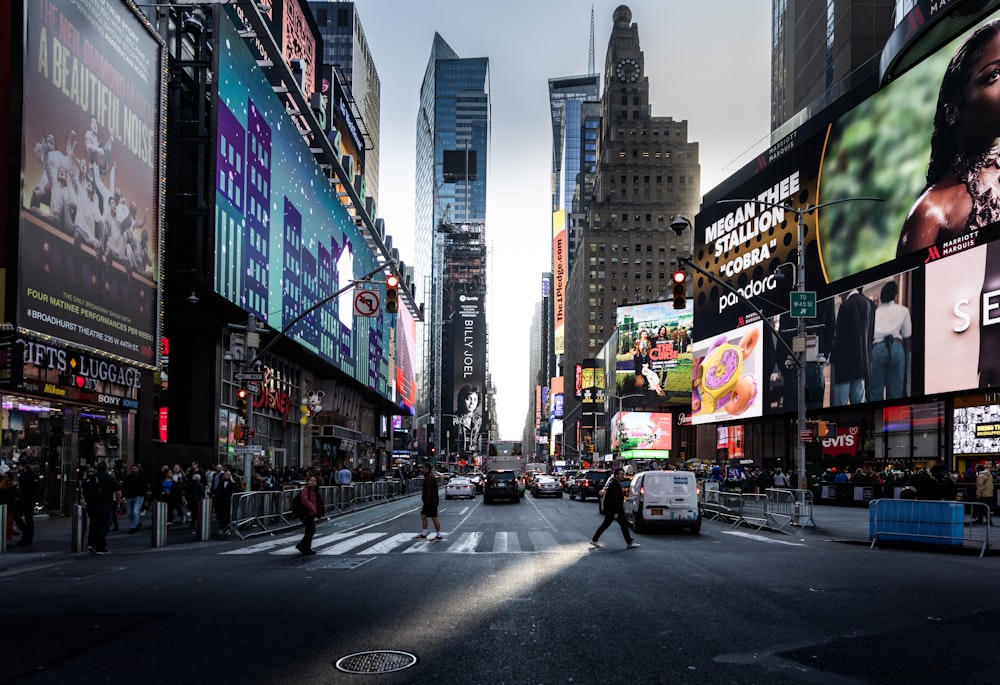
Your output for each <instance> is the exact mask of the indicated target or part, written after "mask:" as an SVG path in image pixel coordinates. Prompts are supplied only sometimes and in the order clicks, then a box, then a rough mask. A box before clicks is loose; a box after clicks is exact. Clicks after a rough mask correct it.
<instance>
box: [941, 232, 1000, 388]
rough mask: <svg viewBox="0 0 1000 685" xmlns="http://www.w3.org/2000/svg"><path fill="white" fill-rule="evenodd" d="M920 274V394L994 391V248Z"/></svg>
mask: <svg viewBox="0 0 1000 685" xmlns="http://www.w3.org/2000/svg"><path fill="white" fill-rule="evenodd" d="M925 272H926V281H925V294H924V331H923V333H924V340H925V344H926V347H927V350H928V353H927V356H926V360H925V364H924V392H926V393H928V394H931V393H937V392H950V391H961V390H971V389H975V388H987V387H997V386H998V385H1000V353H998V351H1000V337H998V336H1000V244H998V243H995V242H994V243H989V244H987V245H984V246H981V247H977V248H975V249H972V250H969V251H967V252H962V253H961V254H956V255H952V256H950V257H947V258H945V259H940V260H936V261H933V262H931V263H929V264H928V265H927V267H926V269H925ZM936 352H940V353H936Z"/></svg>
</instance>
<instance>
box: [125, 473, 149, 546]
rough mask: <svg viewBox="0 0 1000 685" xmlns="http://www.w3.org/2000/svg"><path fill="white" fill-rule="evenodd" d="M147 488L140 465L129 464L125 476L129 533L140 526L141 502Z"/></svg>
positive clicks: (147, 484)
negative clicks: (129, 523)
mask: <svg viewBox="0 0 1000 685" xmlns="http://www.w3.org/2000/svg"><path fill="white" fill-rule="evenodd" d="M148 490H149V483H148V482H147V481H146V476H145V474H143V472H142V466H140V465H139V464H132V465H131V466H129V469H128V475H127V476H125V511H126V513H128V518H129V521H130V522H131V525H130V526H129V529H128V532H129V533H134V532H136V531H137V530H139V529H140V528H142V503H143V501H144V500H145V498H146V492H147V491H148Z"/></svg>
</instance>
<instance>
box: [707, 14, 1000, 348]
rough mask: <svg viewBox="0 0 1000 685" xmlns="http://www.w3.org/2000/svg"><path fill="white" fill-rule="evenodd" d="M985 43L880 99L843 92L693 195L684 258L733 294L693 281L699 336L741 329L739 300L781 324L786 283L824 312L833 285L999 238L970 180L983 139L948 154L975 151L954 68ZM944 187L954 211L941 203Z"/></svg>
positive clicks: (954, 48) (983, 195) (949, 52)
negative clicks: (953, 195) (726, 177)
mask: <svg viewBox="0 0 1000 685" xmlns="http://www.w3.org/2000/svg"><path fill="white" fill-rule="evenodd" d="M996 16H997V15H994V17H993V18H996ZM979 26H983V22H980V24H979ZM993 30H994V29H993V28H990V29H989V30H987V31H976V30H970V31H968V32H966V33H965V34H963V35H962V36H960V37H958V38H957V39H956V40H954V41H952V42H951V43H949V44H947V45H945V46H944V47H942V48H940V49H939V50H937V51H936V52H935V53H934V54H933V55H931V56H930V57H928V58H927V59H925V60H924V61H922V62H921V63H920V64H918V65H917V66H915V67H913V68H912V69H910V70H909V71H907V72H905V73H903V74H902V75H900V76H899V77H898V78H897V79H895V80H894V81H893V82H891V83H890V84H889V85H887V86H885V87H884V88H882V89H880V90H877V91H876V89H875V85H874V83H873V84H871V85H867V86H861V87H859V88H857V89H855V91H853V92H852V93H851V94H850V95H849V96H848V97H847V98H844V99H842V100H840V101H838V102H836V103H835V104H834V105H833V106H831V107H830V108H828V109H827V110H825V111H823V112H821V113H819V115H818V116H816V117H814V118H812V119H811V120H810V121H808V122H807V123H806V124H805V125H804V126H803V127H801V128H800V129H798V130H796V131H794V132H792V133H791V134H789V135H788V136H787V137H786V138H785V139H783V140H782V141H780V142H779V143H777V144H775V146H773V147H772V149H771V150H769V151H768V153H766V154H765V155H762V156H761V157H760V158H758V160H757V164H756V165H755V166H753V167H752V168H748V169H745V170H743V171H741V173H740V174H738V175H736V176H734V177H733V179H732V180H731V182H730V183H728V184H725V185H724V186H723V187H721V188H719V189H718V190H717V191H714V192H713V193H710V194H709V195H708V196H706V198H705V209H704V210H703V211H702V212H701V213H699V214H698V216H697V219H696V230H695V250H694V255H693V257H692V259H693V261H694V262H695V263H696V264H697V265H698V266H699V267H701V268H703V269H705V270H706V271H708V272H710V273H712V274H713V276H715V277H716V278H718V279H719V280H721V281H723V282H724V283H726V284H727V285H729V286H731V287H732V288H733V289H735V290H737V291H738V292H739V295H736V294H735V293H733V292H731V291H730V290H728V289H726V288H725V287H723V286H721V285H720V284H719V283H717V282H715V281H712V280H710V279H708V278H707V277H705V276H703V275H700V274H699V275H696V276H695V277H694V278H695V316H696V318H697V321H698V332H699V335H700V336H705V337H710V336H712V335H716V334H718V333H721V332H724V331H726V330H729V329H731V328H734V327H737V326H739V325H743V324H745V323H747V322H749V321H751V320H753V316H754V310H753V308H752V307H750V306H748V304H747V303H746V302H744V301H743V300H742V299H741V296H742V297H743V298H746V299H749V300H750V301H751V302H753V304H754V305H756V306H757V308H758V309H760V310H761V312H763V315H764V316H767V317H769V316H774V315H778V314H781V313H782V312H783V311H787V310H788V309H789V304H788V303H789V297H788V293H789V291H790V290H791V289H792V288H793V285H794V282H795V279H796V277H797V276H804V281H805V286H806V289H807V290H810V291H815V292H816V293H817V295H818V297H819V299H824V298H826V297H830V296H832V295H835V294H837V293H838V292H840V291H841V290H844V289H845V287H844V286H843V285H841V284H840V283H839V282H840V281H843V280H844V279H851V278H855V277H857V278H861V279H864V280H866V281H868V282H872V281H875V280H878V279H879V278H885V277H888V276H890V275H892V274H893V273H896V272H901V271H907V270H911V269H914V268H917V267H919V266H920V265H922V264H923V263H925V262H928V261H933V260H935V259H940V258H942V257H947V256H949V255H952V254H955V253H957V252H960V251H963V250H967V249H971V248H973V247H975V246H977V245H979V244H983V243H984V242H988V241H989V240H991V239H993V238H995V237H997V235H998V234H1000V209H998V207H1000V202H998V200H997V198H995V197H994V196H993V195H992V192H991V191H990V190H989V189H988V188H987V187H986V186H988V185H989V182H988V183H981V182H980V180H979V178H978V177H976V176H975V175H976V174H977V173H979V172H980V171H981V170H982V169H989V168H990V165H994V166H995V164H996V160H997V153H996V148H995V147H994V143H995V140H996V138H995V136H985V138H988V139H989V141H988V144H986V145H985V146H983V147H982V148H981V149H972V148H971V147H970V148H963V149H959V148H958V147H957V146H956V145H954V144H951V145H950V146H949V144H948V141H953V140H956V139H961V140H973V139H976V137H975V136H974V135H970V134H969V133H967V131H969V130H972V131H976V130H978V129H980V128H981V127H982V125H983V124H982V122H981V121H980V120H978V119H976V117H978V116H981V115H980V114H979V113H978V112H977V111H974V110H972V109H969V108H965V109H961V108H959V107H958V102H959V100H958V98H959V94H960V93H962V92H964V91H963V90H962V89H963V88H966V87H968V79H969V77H968V74H969V70H970V69H971V66H970V65H969V64H967V62H968V59H967V57H963V55H966V56H967V55H975V54H978V53H976V50H979V49H980V48H982V46H984V45H987V44H988V41H989V40H991V37H992V35H993ZM967 41H968V47H969V48H971V50H969V51H964V50H962V49H961V48H962V46H964V45H966V44H967ZM953 58H954V59H955V60H956V68H955V69H954V70H952V71H947V66H948V63H949V61H951V60H952V59H953ZM963 60H964V61H963ZM952 72H954V73H952ZM946 73H947V74H948V76H947V77H946ZM962 74H965V75H966V76H964V77H963V76H961V75H962ZM962 78H964V79H965V80H964V81H961V82H959V80H960V79H962ZM866 93H871V94H870V95H869V96H868V97H867V98H865V99H863V100H862V97H863V96H864V95H865V94H866ZM939 95H941V98H939ZM939 99H940V101H941V104H940V111H939V110H938V103H939ZM960 110H961V111H960ZM962 114H964V115H965V116H964V117H963V116H962ZM936 130H937V131H940V134H939V135H938V136H937V137H936V138H935V131H936ZM979 138H983V136H979ZM935 141H939V142H935ZM932 159H933V160H935V162H934V163H933V164H932V163H931V160H932ZM748 166H750V165H748ZM991 182H992V181H991ZM956 183H957V187H958V188H961V189H962V190H963V191H964V192H963V195H962V198H961V200H962V203H961V207H962V210H961V211H954V210H952V209H949V208H948V207H950V206H951V205H948V206H945V204H944V203H945V200H944V197H945V195H946V193H947V188H948V187H956ZM970 189H971V190H970ZM812 208H815V210H814V211H806V212H804V213H803V214H802V215H801V219H802V222H801V223H802V226H801V230H802V242H803V244H802V246H801V247H802V250H803V251H804V254H805V270H804V274H796V273H795V270H794V268H793V265H794V264H795V262H796V261H797V252H798V249H799V235H798V233H799V229H800V227H799V222H798V221H797V217H798V215H797V214H796V211H795V210H808V209H812ZM942 217H946V218H947V221H944V220H942V219H941V218H942Z"/></svg>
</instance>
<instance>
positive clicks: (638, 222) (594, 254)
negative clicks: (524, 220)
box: [562, 5, 701, 449]
mask: <svg viewBox="0 0 1000 685" xmlns="http://www.w3.org/2000/svg"><path fill="white" fill-rule="evenodd" d="M651 66H659V65H651ZM665 68H666V67H665ZM649 83H650V79H649V77H648V72H647V69H646V61H645V57H644V55H643V53H642V48H641V45H640V43H639V26H638V24H637V23H634V22H633V21H632V11H631V10H630V9H629V8H628V7H626V6H625V5H621V6H619V7H618V8H617V9H616V10H615V11H614V15H613V27H612V29H611V36H610V39H609V41H608V51H607V54H606V56H605V60H604V90H603V92H602V95H601V101H600V104H599V105H595V109H597V108H598V107H599V110H600V116H599V123H596V122H595V128H597V129H598V135H597V146H596V147H597V165H596V169H595V171H594V174H593V182H592V185H591V186H590V187H589V188H588V190H589V195H590V197H589V203H588V204H587V205H586V209H585V211H586V216H585V218H584V219H583V220H582V222H581V223H582V225H581V227H580V239H579V244H578V246H577V248H576V256H575V257H574V258H573V260H572V262H571V267H570V270H569V275H568V279H567V283H566V288H565V312H566V314H565V353H564V354H563V358H562V369H563V372H564V375H569V374H568V373H566V370H569V369H574V368H576V365H577V364H581V365H585V363H586V360H590V359H595V358H598V357H599V356H600V354H601V351H602V348H603V347H604V345H605V344H606V343H607V341H608V339H609V338H610V337H611V336H612V335H613V334H614V332H615V330H616V328H617V319H618V315H619V313H624V312H629V316H634V317H636V318H635V320H640V319H641V317H643V316H647V313H648V312H656V311H662V303H663V302H664V301H666V300H669V299H670V298H671V297H672V295H671V294H670V293H672V292H673V281H672V277H673V274H674V272H675V271H677V270H678V261H677V256H678V255H681V254H683V255H685V256H686V255H689V254H690V253H691V244H692V236H691V231H686V232H685V234H684V235H682V236H678V235H676V234H675V233H674V232H673V231H672V230H670V222H671V221H673V220H674V219H675V218H676V216H677V215H678V214H683V215H685V216H687V217H694V215H695V214H697V212H698V208H699V205H700V204H701V187H700V177H701V169H700V167H699V163H698V143H696V142H691V141H689V140H688V122H687V121H684V120H675V119H674V118H673V117H669V116H653V115H652V108H651V106H650V85H649ZM661 95H663V96H666V95H669V94H667V93H663V94H661ZM664 100H666V97H664ZM595 118H596V116H595ZM654 303H656V304H654ZM647 304H650V305H652V306H651V307H650V308H649V309H644V308H643V305H647ZM667 306H668V307H669V306H670V305H669V304H668V305H667ZM620 307H638V308H637V309H635V310H632V311H629V310H627V309H626V310H620V309H619V308H620ZM657 307H659V309H658V308H657ZM671 311H673V310H671ZM644 312H645V313H644ZM678 316H679V314H678ZM630 335H631V336H633V337H634V335H635V331H632V332H629V331H627V330H626V331H624V332H620V333H619V349H629V347H630V346H631V344H632V343H633V342H634V340H629V339H628V337H629V336H630ZM623 346H624V347H623ZM611 382H613V383H614V384H615V385H614V387H615V390H613V391H612V392H613V394H615V395H618V396H619V397H622V396H626V395H642V397H643V399H642V400H639V401H637V402H635V403H634V406H642V407H648V408H649V409H648V410H653V408H658V407H660V406H661V405H663V406H664V410H669V409H667V407H668V406H669V405H672V406H673V408H674V409H675V410H678V411H686V410H685V409H683V407H684V397H683V393H676V392H674V391H673V390H667V394H670V395H671V396H670V397H666V396H665V395H661V394H660V393H658V392H656V391H655V389H651V388H650V387H649V384H648V382H646V381H644V382H642V383H639V382H637V381H636V377H635V375H634V374H628V373H621V374H616V378H615V379H614V381H611ZM566 387H567V388H571V387H573V386H572V384H571V383H568V384H567V385H566ZM689 398H690V394H688V400H689ZM563 400H564V405H563V416H564V419H563V439H564V440H565V444H567V445H570V446H571V447H572V448H579V446H578V445H576V444H571V440H572V439H573V438H570V439H567V436H574V437H575V436H581V435H586V434H595V435H597V436H598V437H597V444H599V445H602V448H603V449H606V448H607V444H608V443H607V438H608V436H607V434H606V428H607V423H606V422H605V421H603V420H601V419H597V418H595V417H597V416H599V415H600V414H601V412H594V411H593V407H592V406H585V405H584V403H583V401H582V398H581V399H577V398H576V397H575V395H574V393H572V392H567V393H565V394H564V398H563ZM678 407H681V409H678ZM605 409H606V408H605ZM657 410H660V409H657ZM611 411H614V409H611Z"/></svg>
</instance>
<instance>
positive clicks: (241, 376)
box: [233, 371, 264, 383]
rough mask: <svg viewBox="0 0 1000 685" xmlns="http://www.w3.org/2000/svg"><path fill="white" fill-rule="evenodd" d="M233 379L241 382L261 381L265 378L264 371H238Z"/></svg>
mask: <svg viewBox="0 0 1000 685" xmlns="http://www.w3.org/2000/svg"><path fill="white" fill-rule="evenodd" d="M233 379H235V380H237V381H239V382H241V383H260V382H261V381H263V380H264V372H263V371H237V372H236V373H235V374H233Z"/></svg>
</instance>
